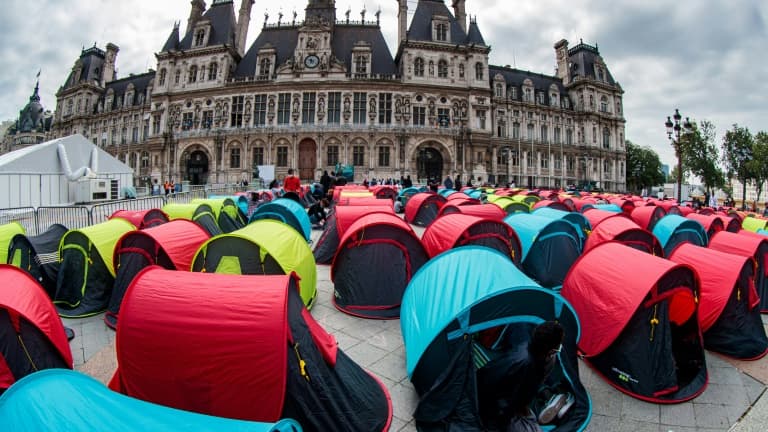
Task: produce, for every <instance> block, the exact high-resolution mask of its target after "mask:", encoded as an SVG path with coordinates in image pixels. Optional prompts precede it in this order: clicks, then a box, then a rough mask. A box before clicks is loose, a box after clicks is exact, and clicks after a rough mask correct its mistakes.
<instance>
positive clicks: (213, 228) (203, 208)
mask: <svg viewBox="0 0 768 432" xmlns="http://www.w3.org/2000/svg"><path fill="white" fill-rule="evenodd" d="M163 211H164V212H165V213H166V214H167V215H168V217H169V218H170V219H171V220H176V219H187V220H191V221H192V222H194V223H196V224H198V225H200V226H201V227H203V229H204V230H205V231H207V232H208V234H210V235H211V236H217V235H219V234H221V233H222V231H221V228H219V224H218V223H217V222H216V216H214V215H213V210H212V209H211V206H209V205H208V204H176V203H168V204H166V205H164V206H163Z"/></svg>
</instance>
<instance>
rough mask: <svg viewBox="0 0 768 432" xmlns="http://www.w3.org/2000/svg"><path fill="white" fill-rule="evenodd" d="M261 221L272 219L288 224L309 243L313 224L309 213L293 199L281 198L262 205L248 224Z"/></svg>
mask: <svg viewBox="0 0 768 432" xmlns="http://www.w3.org/2000/svg"><path fill="white" fill-rule="evenodd" d="M261 219H272V220H276V221H280V222H283V223H286V224H288V225H290V226H291V227H293V229H295V230H296V231H298V233H299V234H301V235H302V236H303V237H304V239H306V240H307V241H309V237H310V235H311V230H312V223H311V222H310V221H309V216H307V211H306V210H304V207H302V206H301V204H299V203H297V202H296V201H294V200H292V199H287V198H280V199H276V200H274V201H270V202H268V203H266V204H263V205H260V206H259V208H257V209H256V211H255V212H253V214H252V215H251V219H250V220H249V221H248V223H249V224H250V223H253V222H254V221H257V220H261Z"/></svg>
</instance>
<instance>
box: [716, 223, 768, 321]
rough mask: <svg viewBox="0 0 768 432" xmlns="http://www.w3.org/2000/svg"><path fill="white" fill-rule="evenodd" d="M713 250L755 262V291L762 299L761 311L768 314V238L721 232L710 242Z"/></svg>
mask: <svg viewBox="0 0 768 432" xmlns="http://www.w3.org/2000/svg"><path fill="white" fill-rule="evenodd" d="M709 247H710V248H711V249H715V250H718V251H720V252H727V253H731V254H735V255H741V256H746V257H749V258H752V259H753V260H754V261H755V289H756V290H757V295H758V297H760V310H761V311H762V312H763V313H766V312H768V237H762V236H759V235H758V234H752V235H750V234H749V233H748V232H746V231H741V232H739V234H734V233H731V232H728V231H720V232H719V233H717V234H715V235H714V236H713V237H712V240H711V241H710V242H709Z"/></svg>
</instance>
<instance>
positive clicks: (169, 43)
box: [160, 25, 179, 52]
mask: <svg viewBox="0 0 768 432" xmlns="http://www.w3.org/2000/svg"><path fill="white" fill-rule="evenodd" d="M178 47H179V26H177V25H174V26H173V30H172V31H171V34H170V35H168V40H166V41H165V44H164V45H163V49H161V50H160V52H168V51H175V50H176V49H178Z"/></svg>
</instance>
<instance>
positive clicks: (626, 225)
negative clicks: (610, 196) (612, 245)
mask: <svg viewBox="0 0 768 432" xmlns="http://www.w3.org/2000/svg"><path fill="white" fill-rule="evenodd" d="M593 211H595V210H590V211H588V212H587V213H591V212H593ZM609 241H617V242H619V243H622V244H624V245H626V246H629V247H631V248H634V249H637V250H640V251H643V252H647V253H649V254H651V255H656V256H659V257H663V256H664V249H663V248H662V247H661V243H659V240H658V239H657V238H656V237H655V236H654V235H653V234H652V233H651V232H649V231H646V230H644V229H642V228H640V227H639V226H638V225H637V224H636V223H634V222H632V221H631V220H629V219H627V218H625V217H611V218H607V219H605V220H603V221H602V222H601V223H600V225H598V226H597V228H595V229H593V230H592V233H591V234H590V235H589V237H588V238H587V242H586V244H585V245H584V253H586V252H587V251H589V250H590V249H593V248H595V247H596V246H597V245H599V244H602V243H605V242H609Z"/></svg>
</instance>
